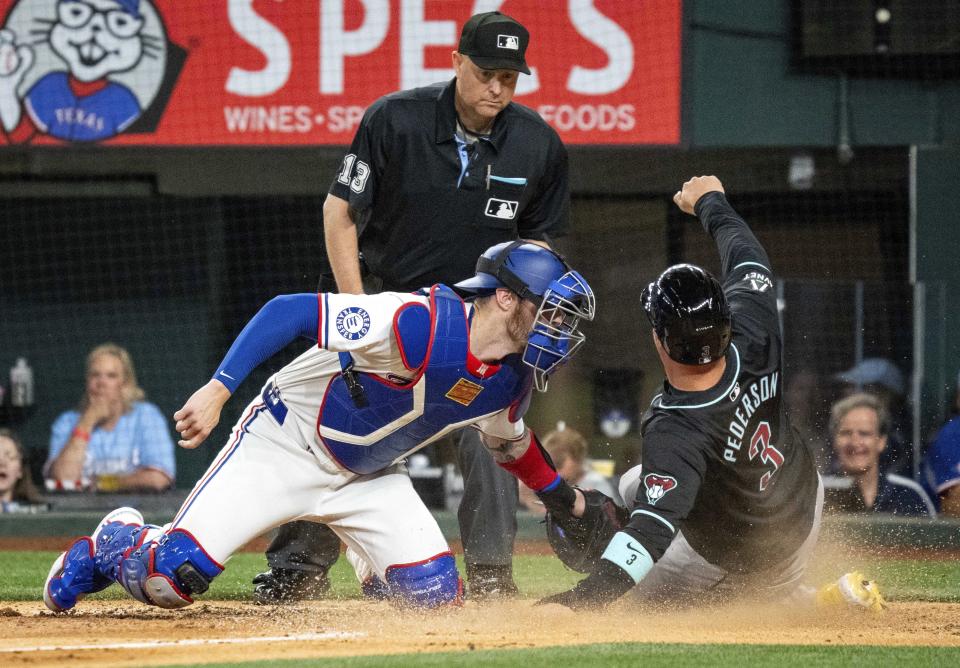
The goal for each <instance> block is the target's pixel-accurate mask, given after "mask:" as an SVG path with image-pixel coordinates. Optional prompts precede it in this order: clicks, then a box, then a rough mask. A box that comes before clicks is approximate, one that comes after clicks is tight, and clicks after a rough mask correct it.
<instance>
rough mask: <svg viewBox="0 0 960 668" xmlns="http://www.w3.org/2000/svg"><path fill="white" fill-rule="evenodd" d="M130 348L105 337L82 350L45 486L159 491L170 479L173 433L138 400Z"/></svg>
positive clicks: (54, 434) (53, 439) (55, 432)
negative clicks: (75, 393)
mask: <svg viewBox="0 0 960 668" xmlns="http://www.w3.org/2000/svg"><path fill="white" fill-rule="evenodd" d="M143 399H144V392H143V390H142V389H140V386H139V385H137V376H136V372H135V371H134V368H133V361H132V360H131V359H130V354H129V353H128V352H127V351H126V350H124V349H123V348H121V347H120V346H118V345H115V344H112V343H105V344H103V345H100V346H97V347H96V348H94V349H93V350H92V351H91V352H90V354H89V355H88V356H87V370H86V387H85V389H84V392H83V396H82V397H81V399H80V405H79V407H78V408H77V409H76V410H71V411H67V412H65V413H63V414H61V415H60V416H59V417H58V418H57V419H56V421H55V422H54V423H53V427H52V428H51V435H50V458H49V459H48V460H47V463H46V465H45V466H44V475H45V477H46V478H47V479H48V482H47V484H48V487H51V488H53V489H80V488H84V487H87V486H91V485H92V486H93V487H95V488H96V489H98V490H100V491H105V492H112V491H131V490H147V491H161V490H164V489H167V488H168V487H170V486H171V484H172V483H173V480H174V471H175V469H174V467H175V464H174V454H173V439H172V438H171V437H170V431H169V428H168V426H167V421H166V419H164V417H163V415H162V414H161V413H160V410H159V409H158V408H157V407H156V406H155V405H153V404H151V403H148V402H146V401H144V400H143Z"/></svg>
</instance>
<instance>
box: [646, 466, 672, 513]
mask: <svg viewBox="0 0 960 668" xmlns="http://www.w3.org/2000/svg"><path fill="white" fill-rule="evenodd" d="M643 486H644V487H646V489H647V503H649V504H650V505H651V506H655V505H657V501H659V500H660V499H662V498H663V495H664V494H666V493H667V492H669V491H670V490H671V489H673V488H674V487H676V486H677V479H676V478H674V477H672V476H668V475H657V474H656V473H648V474H647V475H645V476H643Z"/></svg>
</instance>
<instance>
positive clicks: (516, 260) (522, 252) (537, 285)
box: [453, 241, 570, 305]
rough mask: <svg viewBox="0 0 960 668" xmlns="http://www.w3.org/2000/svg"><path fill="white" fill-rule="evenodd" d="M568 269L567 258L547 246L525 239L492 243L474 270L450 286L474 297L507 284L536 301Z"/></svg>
mask: <svg viewBox="0 0 960 668" xmlns="http://www.w3.org/2000/svg"><path fill="white" fill-rule="evenodd" d="M568 271H570V266H569V265H568V264H567V263H566V261H565V260H564V259H563V258H562V257H560V256H559V255H557V254H556V253H554V252H553V251H552V250H550V249H549V248H544V247H543V246H538V245H537V244H531V243H527V242H524V241H505V242H503V243H501V244H497V245H496V246H491V247H490V248H488V249H487V250H485V251H484V252H483V255H481V256H480V257H479V259H478V260H477V268H476V274H475V275H474V276H473V277H471V278H468V279H466V280H463V281H460V282H459V283H457V284H455V285H454V286H453V287H454V288H456V289H457V290H458V291H460V292H461V293H463V294H466V295H468V296H473V297H480V296H483V295H488V294H490V293H491V292H493V291H494V290H496V289H497V288H510V289H511V290H513V291H514V292H516V293H517V294H518V295H520V296H521V297H523V298H524V299H527V300H529V301H531V302H533V303H534V304H537V305H539V304H540V300H541V299H543V295H544V294H546V292H547V288H548V287H549V286H550V283H551V282H553V281H555V280H557V279H558V278H560V277H561V276H563V275H564V274H565V273H567V272H568Z"/></svg>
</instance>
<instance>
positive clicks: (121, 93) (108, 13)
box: [0, 0, 186, 143]
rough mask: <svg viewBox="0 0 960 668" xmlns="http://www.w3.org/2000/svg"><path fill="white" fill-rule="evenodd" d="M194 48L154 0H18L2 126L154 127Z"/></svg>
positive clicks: (45, 129)
mask: <svg viewBox="0 0 960 668" xmlns="http://www.w3.org/2000/svg"><path fill="white" fill-rule="evenodd" d="M185 53H186V52H185V51H183V49H182V48H180V47H178V46H176V45H174V44H173V43H171V42H170V41H169V40H168V39H167V34H166V29H165V28H164V25H163V21H162V19H161V17H160V15H159V13H158V12H157V9H156V8H155V7H154V6H153V4H152V3H151V1H150V0H19V2H17V3H16V4H14V6H13V8H12V9H11V10H10V11H9V12H8V14H7V16H6V20H5V21H4V23H3V27H2V29H0V122H2V128H3V133H4V135H5V136H6V138H7V141H8V142H10V143H25V142H29V141H31V140H33V139H34V138H35V137H37V136H38V135H39V136H47V137H52V138H54V139H58V140H62V141H68V142H98V141H102V140H105V139H109V138H111V137H115V136H117V135H119V134H121V133H123V132H127V131H131V129H132V127H133V126H134V124H136V125H137V126H138V129H139V130H140V131H145V132H149V131H152V130H153V129H155V127H156V123H157V122H158V121H159V118H160V115H162V111H163V108H164V107H165V106H166V102H167V100H168V98H169V95H170V92H171V91H172V88H173V83H174V82H175V80H176V76H177V74H179V70H180V68H181V67H182V65H183V60H184V59H185Z"/></svg>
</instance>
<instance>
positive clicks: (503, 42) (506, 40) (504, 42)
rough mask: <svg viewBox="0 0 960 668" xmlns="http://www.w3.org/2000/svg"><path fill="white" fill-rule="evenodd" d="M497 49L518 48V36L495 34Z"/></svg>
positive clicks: (517, 49) (516, 49) (515, 49)
mask: <svg viewBox="0 0 960 668" xmlns="http://www.w3.org/2000/svg"><path fill="white" fill-rule="evenodd" d="M497 48H498V49H511V50H513V51H519V50H520V38H519V37H517V36H516V35H497Z"/></svg>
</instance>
